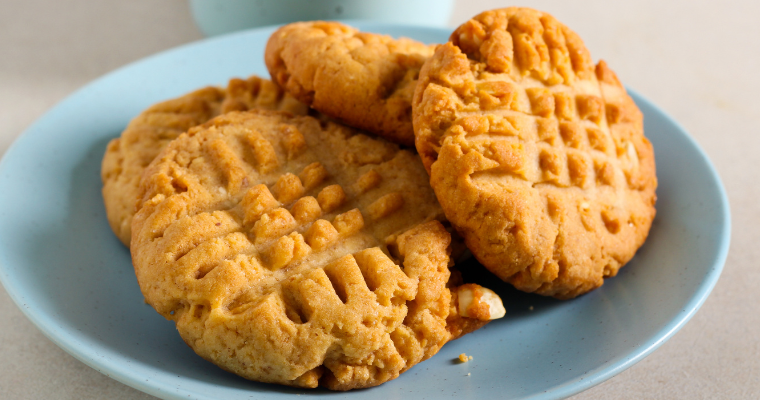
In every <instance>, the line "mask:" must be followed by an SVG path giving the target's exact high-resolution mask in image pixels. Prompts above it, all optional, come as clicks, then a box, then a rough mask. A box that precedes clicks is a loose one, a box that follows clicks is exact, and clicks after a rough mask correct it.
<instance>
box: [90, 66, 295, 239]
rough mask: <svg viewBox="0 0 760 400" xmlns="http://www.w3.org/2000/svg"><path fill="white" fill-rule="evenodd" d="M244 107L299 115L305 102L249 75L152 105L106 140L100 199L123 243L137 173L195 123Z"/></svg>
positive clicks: (132, 204) (138, 178) (129, 221)
mask: <svg viewBox="0 0 760 400" xmlns="http://www.w3.org/2000/svg"><path fill="white" fill-rule="evenodd" d="M248 109H266V110H283V111H289V112H292V113H293V114H297V115H305V114H306V113H307V112H308V106H306V105H304V104H302V103H300V102H299V101H297V100H296V99H294V98H293V97H290V96H288V95H287V94H285V93H284V91H283V90H282V89H280V88H279V87H277V85H275V84H273V83H272V82H271V81H269V80H266V79H262V78H259V77H257V76H251V77H250V78H248V79H247V80H242V79H232V80H230V81H229V83H228V85H227V88H226V89H225V88H217V87H207V88H204V89H200V90H197V91H194V92H192V93H188V94H186V95H184V96H182V97H179V98H176V99H172V100H168V101H164V102H162V103H159V104H156V105H153V106H151V107H150V108H148V109H147V110H145V111H143V112H142V113H141V114H140V115H138V116H137V117H135V118H134V119H133V120H132V121H131V122H130V123H129V125H128V126H127V128H126V129H125V130H124V132H122V134H121V137H119V138H116V139H113V140H111V142H110V143H108V146H107V147H106V153H105V155H104V156H103V163H102V166H101V179H102V181H103V200H104V203H105V207H106V215H107V217H108V223H109V224H110V225H111V229H112V230H113V232H114V233H115V234H116V236H118V237H119V239H120V240H121V241H122V243H124V244H125V245H127V246H129V241H130V238H131V229H130V226H131V223H132V215H133V214H134V208H135V201H136V200H137V191H138V185H139V182H140V176H141V175H142V173H143V170H144V169H145V167H146V166H147V165H148V164H149V163H150V162H151V161H153V159H154V158H155V157H156V155H157V154H158V153H159V152H160V151H161V149H162V148H164V146H166V144H167V143H169V141H171V140H173V139H174V138H176V137H177V136H179V135H180V134H181V133H182V132H185V131H187V130H188V129H189V128H191V127H193V126H195V125H200V124H202V123H204V122H206V121H208V120H210V119H211V118H213V117H215V116H217V115H220V114H223V113H226V112H229V111H244V110H248Z"/></svg>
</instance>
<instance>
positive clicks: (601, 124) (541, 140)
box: [413, 7, 657, 299]
mask: <svg viewBox="0 0 760 400" xmlns="http://www.w3.org/2000/svg"><path fill="white" fill-rule="evenodd" d="M413 107H414V128H415V135H416V147H417V150H418V151H419V153H420V156H421V157H422V160H423V163H424V164H425V167H426V168H427V170H428V171H429V172H430V177H431V180H430V183H431V185H432V186H433V189H434V190H435V193H436V195H437V197H438V199H439V200H440V202H441V206H442V207H443V210H444V212H445V214H446V217H447V218H448V219H449V221H450V222H451V223H452V225H454V226H455V227H456V229H457V230H458V231H459V232H460V233H461V234H462V236H463V237H464V238H465V242H466V243H467V246H468V247H469V249H470V250H471V251H472V253H473V254H474V255H475V256H476V257H477V259H478V260H479V261H480V262H481V263H482V264H483V265H485V266H486V267H487V268H488V269H489V270H491V271H492V272H494V273H495V274H496V275H498V276H499V277H500V278H502V279H503V280H505V281H508V282H510V283H512V284H513V285H514V286H515V287H517V288H518V289H520V290H523V291H527V292H536V293H539V294H542V295H548V296H554V297H557V298H560V299H567V298H572V297H575V296H577V295H580V294H582V293H585V292H588V291H589V290H592V289H594V288H596V287H599V286H600V285H602V283H603V278H604V277H609V276H615V275H616V274H617V272H618V269H619V268H620V267H621V266H623V265H624V264H625V263H626V262H628V261H629V260H630V259H631V258H632V257H633V256H634V254H635V252H636V250H637V249H638V248H639V247H640V246H641V245H642V244H643V243H644V240H645V239H646V237H647V234H648V232H649V228H650V226H651V223H652V219H653V218H654V215H655V209H654V204H655V200H656V196H655V189H656V187H657V178H656V176H655V161H654V152H653V149H652V145H651V144H650V142H649V141H648V140H647V139H646V138H645V137H644V132H643V117H642V114H641V112H640V111H639V109H638V108H637V107H636V105H635V104H634V102H633V100H632V99H631V98H630V97H629V96H628V95H627V94H626V92H625V88H624V87H623V86H622V85H621V83H620V81H619V80H618V79H617V77H616V76H615V74H614V73H613V72H612V71H611V70H610V69H609V68H608V67H607V65H606V63H604V62H603V61H600V62H599V64H597V65H596V67H594V65H593V64H592V62H591V57H590V55H589V52H588V50H587V49H586V48H585V46H584V45H583V42H582V41H581V39H580V38H579V37H578V36H577V35H576V34H575V33H574V32H573V31H571V30H570V29H568V28H567V27H566V26H564V25H563V24H561V23H560V22H558V21H557V20H556V19H554V18H553V17H552V16H551V15H549V14H546V13H542V12H539V11H535V10H531V9H527V8H517V7H511V8H505V9H499V10H493V11H487V12H484V13H482V14H480V15H478V16H476V17H475V18H473V19H471V20H469V21H467V22H466V23H464V24H463V25H461V26H460V27H459V28H457V29H456V31H454V33H453V34H452V35H451V37H450V41H449V42H448V43H446V44H444V45H441V46H439V47H438V48H437V49H436V52H435V55H434V56H433V57H431V58H430V59H429V60H428V61H427V62H426V63H425V65H424V66H423V68H422V70H421V72H420V78H419V83H418V85H417V89H416V92H415V95H414V101H413Z"/></svg>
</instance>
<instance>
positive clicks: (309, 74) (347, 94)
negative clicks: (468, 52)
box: [265, 21, 433, 146]
mask: <svg viewBox="0 0 760 400" xmlns="http://www.w3.org/2000/svg"><path fill="white" fill-rule="evenodd" d="M432 54H433V46H428V45H425V44H423V43H419V42H417V41H414V40H411V39H406V38H400V39H393V38H391V37H390V36H386V35H379V34H376V33H365V32H359V31H358V30H356V29H354V28H352V27H350V26H346V25H344V24H341V23H338V22H324V21H314V22H298V23H293V24H289V25H285V26H283V27H282V28H280V29H278V30H277V31H275V32H274V34H272V36H271V37H270V38H269V42H268V43H267V47H266V53H265V60H266V65H267V68H268V69H269V73H270V74H271V75H272V79H273V80H274V81H275V82H277V83H278V84H279V85H280V86H282V87H283V88H285V90H287V91H288V93H290V94H291V95H293V96H294V97H296V98H297V99H299V100H301V101H302V102H304V103H307V104H310V105H311V106H312V107H313V108H314V109H316V110H317V111H319V112H321V113H323V114H325V115H327V116H329V117H332V118H336V119H338V120H341V121H343V122H345V123H346V124H347V125H350V126H353V127H356V128H359V129H363V130H366V131H369V132H372V133H374V134H377V135H379V136H382V137H384V138H386V139H388V140H390V141H393V142H395V143H399V144H403V145H406V146H414V132H413V130H412V106H411V103H412V95H413V94H414V87H415V86H416V84H417V76H418V75H419V71H420V67H422V64H423V62H424V61H425V60H426V59H427V58H428V57H430V56H431V55H432Z"/></svg>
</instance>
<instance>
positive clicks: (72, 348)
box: [0, 20, 731, 399]
mask: <svg viewBox="0 0 760 400" xmlns="http://www.w3.org/2000/svg"><path fill="white" fill-rule="evenodd" d="M339 21H340V22H343V23H347V24H349V25H352V26H355V27H358V28H360V29H361V30H363V31H371V30H372V29H389V28H393V29H400V30H407V31H412V30H420V31H429V32H431V33H443V32H448V31H449V30H450V28H447V27H433V26H424V25H411V24H398V23H384V22H373V21H366V20H339ZM281 25H282V24H277V25H268V26H262V27H257V28H252V29H247V30H243V31H238V32H233V33H229V34H224V35H220V36H214V37H210V38H204V39H200V40H196V41H193V42H189V43H185V44H182V45H179V46H175V47H172V48H169V49H165V50H163V51H159V52H157V53H154V54H151V55H149V56H146V57H143V58H140V59H138V60H135V61H132V62H130V63H127V64H125V65H123V66H120V67H118V68H116V69H114V70H112V71H110V72H107V73H105V74H103V75H101V76H99V77H98V78H95V79H93V80H91V81H89V82H88V83H86V84H85V85H83V86H81V87H80V88H78V89H76V90H74V91H73V92H71V93H70V94H69V95H67V96H66V97H64V98H63V99H62V100H60V101H59V102H57V103H56V104H55V105H54V106H52V107H50V108H49V109H47V110H46V111H45V112H44V113H43V114H42V115H40V116H38V117H37V118H36V119H35V121H34V122H33V123H32V124H30V125H29V126H27V127H26V128H25V129H24V130H23V132H22V133H21V134H20V135H19V136H18V137H16V138H15V139H14V140H13V142H12V143H11V145H10V146H9V147H8V148H7V150H6V151H5V153H4V154H3V156H2V158H0V172H2V171H4V170H5V169H6V164H7V163H9V162H10V161H8V159H9V158H10V157H9V155H10V154H13V153H14V152H16V151H18V150H17V148H18V147H20V144H19V143H20V142H22V141H23V140H25V138H26V137H27V136H29V135H30V134H31V132H33V131H34V130H35V129H37V126H38V125H40V124H41V123H42V122H43V121H44V120H47V119H50V118H53V117H54V116H55V114H56V113H57V112H59V111H60V110H61V109H62V108H65V107H66V105H67V104H68V103H69V102H73V101H75V100H76V99H77V98H78V97H79V96H80V95H81V94H82V93H86V92H87V91H89V90H90V88H92V87H97V86H98V85H100V84H101V82H104V81H107V80H109V79H111V78H112V77H113V76H117V75H119V74H121V73H123V71H125V70H129V69H133V68H135V67H136V66H138V65H141V64H143V63H151V62H153V60H154V59H159V58H163V57H169V56H170V55H171V54H174V53H182V52H185V51H188V49H192V48H193V47H196V46H201V45H205V44H207V43H211V42H215V41H222V42H223V41H227V40H230V39H232V38H235V37H237V36H246V35H252V34H258V33H260V32H266V31H273V30H274V29H276V28H277V27H279V26H281ZM626 90H627V92H628V94H629V95H630V96H631V97H633V98H634V99H635V101H636V103H637V104H639V105H640V104H646V105H647V106H648V107H650V108H652V109H653V110H655V111H657V112H658V113H660V114H661V116H662V118H663V119H665V120H666V121H667V122H668V123H670V124H672V125H673V126H675V127H676V128H677V130H678V131H679V134H681V136H683V138H685V139H686V141H687V142H688V143H689V145H690V146H691V147H692V149H693V150H695V152H696V155H698V156H699V157H700V160H701V161H702V162H703V163H704V164H705V167H706V169H707V170H708V171H709V175H708V176H707V177H706V178H704V179H705V180H710V181H712V182H713V183H714V186H715V188H716V189H717V193H716V194H717V197H718V198H719V200H720V206H721V207H720V209H719V212H720V215H719V219H720V221H721V223H722V226H723V227H724V229H723V231H722V232H721V235H720V242H719V244H718V246H717V251H716V252H715V254H713V261H712V269H711V271H710V273H708V274H707V275H706V276H705V277H704V278H703V280H702V281H701V283H700V285H699V286H698V289H697V290H696V291H695V292H694V293H693V294H692V295H691V297H690V299H689V301H688V302H687V303H686V304H685V305H684V309H683V311H681V312H680V313H678V314H677V315H675V316H674V317H673V318H672V319H670V320H669V321H668V323H667V324H666V325H665V326H664V327H663V328H662V329H661V330H660V331H658V332H657V333H656V334H654V335H652V336H651V337H649V338H648V339H647V340H644V341H643V343H642V346H640V347H637V348H634V349H631V350H628V351H627V352H622V353H621V354H620V355H621V356H623V358H622V361H618V362H615V363H612V364H610V365H602V366H600V368H598V369H597V370H595V371H594V370H592V371H593V372H592V374H591V375H590V376H587V377H584V378H579V379H575V380H571V381H568V382H565V383H563V384H560V385H557V386H554V387H550V388H549V389H548V390H546V391H545V392H543V393H540V394H536V395H532V396H527V397H525V398H526V399H555V398H564V397H568V396H572V395H574V394H577V393H580V392H582V391H584V390H587V389H589V388H591V387H594V386H596V385H599V384H601V383H602V382H604V381H606V380H608V379H610V378H612V377H614V376H615V375H617V374H619V373H621V372H623V371H625V370H626V369H628V368H630V367H631V366H633V365H635V364H636V363H638V362H639V361H641V360H642V359H644V358H645V357H647V356H648V355H650V354H651V353H652V352H654V351H655V350H656V349H657V348H659V347H660V346H661V345H662V344H663V343H665V342H666V341H668V340H669V339H670V338H672V337H673V335H675V334H676V333H677V332H678V331H679V330H680V329H681V328H683V326H685V325H686V323H688V322H689V321H690V320H691V318H692V317H693V316H694V315H695V314H696V313H697V311H698V310H699V309H700V308H701V306H702V305H703V304H704V302H705V301H706V299H707V298H708V297H709V295H710V293H711V292H712V290H713V289H714V287H715V285H716V284H717V282H718V280H719V278H720V275H721V274H722V271H723V268H724V266H725V263H726V260H727V257H728V251H729V248H730V241H731V213H730V203H729V201H728V196H727V193H726V190H725V187H724V185H723V182H722V180H721V179H720V175H719V174H718V171H717V169H716V168H715V166H714V164H713V163H712V161H711V160H710V159H709V157H708V156H707V153H706V152H705V151H704V150H703V149H702V147H701V146H700V145H699V143H697V141H696V140H695V139H694V138H693V137H692V136H691V135H690V134H689V132H688V131H687V130H686V129H685V128H684V127H683V126H682V125H681V124H680V123H679V122H678V121H677V120H675V119H674V118H673V117H671V115H670V114H669V113H667V112H666V111H665V110H663V109H662V108H661V107H658V106H657V105H656V104H655V103H654V102H652V101H650V100H649V99H648V98H646V97H645V96H643V95H641V94H639V93H638V92H636V91H635V90H632V89H631V88H629V87H626ZM0 183H2V178H1V177H0ZM2 258H3V257H2V254H0V261H2ZM12 279H13V278H12V276H11V275H10V274H9V271H8V270H7V269H6V267H5V265H4V263H3V262H0V283H2V285H3V287H4V288H5V291H6V293H8V295H9V297H10V298H11V299H12V301H13V302H14V304H15V305H16V306H17V307H18V308H19V309H20V310H21V312H22V313H23V314H24V316H25V317H26V318H27V319H28V320H30V321H31V322H32V323H33V324H34V325H35V327H36V328H37V329H39V330H40V331H41V332H42V333H43V334H44V335H45V337H47V338H48V339H49V340H51V341H52V342H53V343H55V344H56V345H57V346H58V347H60V348H61V349H63V350H64V351H66V352H67V353H68V354H70V355H72V356H73V357H74V358H76V359H77V360H79V361H81V362H83V363H84V364H86V365H88V366H89V367H91V368H93V369H95V370H96V371H98V372H100V373H102V374H104V375H106V376H108V377H110V378H112V379H115V380H117V381H119V382H121V383H123V384H125V385H127V386H130V387H132V388H135V389H137V390H140V391H142V392H145V393H148V394H151V395H153V396H157V397H164V398H176V399H180V398H186V397H187V396H196V398H207V397H206V396H205V395H203V394H200V393H197V392H195V391H194V390H191V389H189V388H182V389H181V390H180V387H176V388H174V390H173V391H168V390H166V388H165V387H163V386H159V385H158V383H159V382H158V381H154V380H152V379H148V380H145V379H144V378H145V377H144V376H139V377H138V376H136V375H133V374H130V373H129V372H130V371H129V370H128V369H126V368H123V367H119V366H118V364H109V363H107V362H104V361H103V360H104V358H102V357H98V355H97V352H96V351H95V350H91V349H90V348H88V347H87V346H85V345H84V343H80V342H79V341H78V340H77V338H76V336H75V335H73V334H71V333H70V332H69V333H66V332H58V327H57V326H56V325H55V324H54V323H52V320H51V317H50V316H48V315H46V314H44V313H43V312H41V311H34V310H33V309H32V308H31V307H29V306H28V305H27V304H25V302H24V301H25V298H26V296H24V294H23V293H21V292H20V291H18V290H16V289H14V288H13V285H11V284H10V281H11V280H12ZM150 383H153V385H151V384H150ZM166 396H169V397H166Z"/></svg>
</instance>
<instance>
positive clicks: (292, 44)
mask: <svg viewBox="0 0 760 400" xmlns="http://www.w3.org/2000/svg"><path fill="white" fill-rule="evenodd" d="M264 56H265V60H266V64H267V67H268V69H269V72H270V74H271V77H272V81H269V80H266V79H263V78H259V77H251V78H249V79H247V80H240V79H233V80H231V81H230V82H229V85H228V87H227V88H206V89H201V90H198V91H196V92H193V93H190V94H188V95H186V96H183V97H180V98H178V99H174V100H169V101H167V102H164V103H161V104H158V105H155V106H153V107H151V108H149V109H148V110H146V111H144V112H143V113H142V114H140V115H139V116H137V117H136V118H135V119H134V120H133V121H132V122H131V123H130V124H129V126H128V127H127V128H126V130H125V131H124V132H123V133H122V136H121V138H118V139H114V140H113V141H112V142H111V143H110V144H109V146H108V148H107V150H106V154H105V156H104V159H103V167H102V178H103V184H104V186H103V197H104V200H105V205H106V210H107V214H108V218H109V223H110V224H111V227H112V229H113V230H114V232H115V233H116V235H117V236H118V237H119V238H120V239H121V240H122V242H124V243H125V244H126V245H128V246H129V247H130V250H131V253H132V260H133V264H134V268H135V273H136V276H137V280H138V283H139V284H140V288H141V290H142V293H143V295H144V296H145V300H146V302H148V303H149V304H150V305H151V306H153V307H154V308H155V309H156V311H158V312H159V313H160V314H161V315H163V316H164V317H166V318H167V319H170V320H172V321H174V322H175V324H176V327H177V329H178V331H179V333H180V336H181V337H182V339H183V340H184V341H185V342H186V343H187V344H188V345H189V346H190V347H191V348H193V350H195V351H196V352H197V353H198V354H199V355H200V356H202V357H204V358H205V359H207V360H209V361H212V362H213V363H215V364H217V365H218V366H220V367H221V368H224V369H226V370H228V371H231V372H234V373H236V374H239V375H241V376H243V377H245V378H248V379H252V380H256V381H261V382H272V383H279V384H284V385H290V386H297V387H316V386H324V387H327V388H330V389H334V390H348V389H354V388H363V387H370V386H375V385H379V384H381V383H383V382H386V381H388V380H391V379H394V378H396V377H398V376H399V374H400V373H402V372H404V371H406V370H408V369H409V368H411V367H412V366H414V365H415V364H417V363H419V362H420V361H423V360H425V359H427V358H429V357H431V356H433V355H434V354H436V353H437V352H438V350H439V349H440V348H441V347H442V346H443V345H444V344H445V343H446V342H447V341H449V340H453V339H456V338H458V337H460V336H462V335H464V334H466V333H468V332H471V331H473V330H476V329H478V328H480V327H482V326H483V325H485V324H486V323H487V322H488V321H490V320H493V319H496V318H500V317H502V316H503V315H504V314H505V309H504V306H503V305H502V302H501V300H500V298H499V296H498V295H497V294H496V293H494V292H493V291H491V290H489V289H487V288H485V287H482V286H480V285H479V284H477V283H464V282H463V281H462V279H461V275H460V274H459V272H458V271H457V270H456V266H455V265H454V260H457V259H459V258H461V257H462V256H463V253H465V251H464V250H465V247H464V246H463V245H462V243H464V244H465V245H466V248H467V249H469V250H470V252H471V253H472V254H473V255H474V256H475V257H476V258H477V259H478V261H480V263H482V264H483V265H484V266H485V267H486V268H488V269H489V270H490V271H492V272H493V273H494V275H493V276H494V279H498V278H501V279H503V280H505V281H507V282H509V283H511V284H512V285H514V286H515V287H516V288H517V289H520V290H523V291H526V292H533V293H538V294H541V295H548V296H554V297H556V298H560V299H569V298H573V297H576V296H578V295H580V294H583V293H586V292H588V291H590V290H592V289H594V288H597V287H599V286H600V285H602V283H603V279H604V278H605V277H610V276H614V275H615V274H616V273H617V271H618V269H619V268H620V267H621V266H623V265H624V264H625V263H626V262H628V261H629V260H630V259H631V258H632V257H633V255H634V253H635V252H636V250H637V249H638V248H639V247H640V246H641V244H642V243H643V242H644V240H645V238H646V236H647V233H648V231H649V227H650V225H651V222H652V219H653V218H654V202H655V188H656V185H657V184H656V182H657V181H656V177H655V168H654V156H653V151H652V146H651V144H650V143H649V141H648V140H647V139H646V138H645V137H644V135H643V123H642V114H641V113H640V112H639V110H638V109H637V108H636V105H635V104H634V103H633V101H632V100H631V98H630V97H629V96H628V95H627V94H626V92H625V89H624V88H623V86H622V85H621V83H620V82H619V81H618V79H617V78H616V76H615V74H614V73H613V72H612V71H611V70H610V69H609V68H608V67H607V65H606V64H605V63H604V62H599V63H598V64H597V65H596V66H594V65H593V64H592V62H591V57H590V56H589V53H588V50H587V49H586V48H585V47H584V45H583V42H582V41H581V40H580V38H579V37H578V36H577V35H576V34H575V33H573V32H572V31H571V30H569V29H568V28H567V27H565V26H564V25H562V24H561V23H559V22H558V21H557V20H556V19H554V18H553V17H551V16H550V15H548V14H545V13H541V12H538V11H535V10H531V9H525V8H516V7H512V8H507V9H501V10H494V11H488V12H485V13H482V14H480V15H478V16H476V17H475V18H473V19H472V20H470V21H468V22H466V23H465V24H463V25H462V26H460V27H459V28H457V29H456V30H455V31H454V32H453V33H452V35H451V38H450V40H449V42H448V43H446V44H442V45H438V46H429V45H425V44H422V43H418V42H415V41H413V40H410V39H393V38H391V37H388V36H383V35H378V34H373V33H364V32H359V31H357V30H356V29H354V28H351V27H349V26H346V25H343V24H340V23H335V22H322V21H319V22H303V23H295V24H290V25H286V26H284V27H282V28H280V29H279V30H277V31H276V32H275V33H274V34H273V35H272V36H271V38H270V40H269V42H268V44H267V48H266V54H265V55H264ZM480 283H482V284H484V285H485V286H488V285H489V284H488V282H480Z"/></svg>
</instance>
